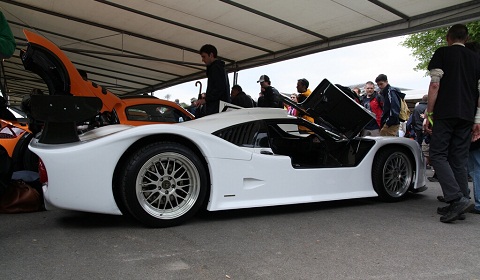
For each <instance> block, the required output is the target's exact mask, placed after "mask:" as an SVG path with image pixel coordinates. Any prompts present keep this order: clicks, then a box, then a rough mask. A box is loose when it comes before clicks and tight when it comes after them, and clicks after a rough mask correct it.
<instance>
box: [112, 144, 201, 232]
mask: <svg viewBox="0 0 480 280" xmlns="http://www.w3.org/2000/svg"><path fill="white" fill-rule="evenodd" d="M125 166H126V168H125V169H124V170H123V171H120V175H121V180H120V186H119V188H120V189H119V193H120V196H121V201H122V202H123V203H124V205H123V206H125V208H126V209H128V211H129V212H130V214H131V215H132V216H133V217H134V218H135V219H137V220H138V221H140V222H141V223H143V224H144V225H146V226H149V227H170V226H176V225H178V224H181V223H183V222H184V221H186V220H187V219H189V218H191V217H192V216H193V215H195V213H196V212H197V211H198V210H199V209H200V207H201V206H202V204H203V202H204V200H205V197H206V195H207V189H208V184H207V182H208V180H207V173H206V171H205V167H204V166H203V164H202V161H201V160H200V158H199V157H198V156H197V155H196V154H195V153H194V152H193V151H192V150H190V149H189V148H187V147H186V146H184V145H181V144H178V143H172V142H157V143H152V144H150V145H147V146H146V147H143V148H141V149H140V150H138V151H136V152H135V153H134V154H133V155H132V156H131V157H129V159H127V162H126V165H125Z"/></svg>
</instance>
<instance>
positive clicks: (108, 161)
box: [29, 80, 426, 227]
mask: <svg viewBox="0 0 480 280" xmlns="http://www.w3.org/2000/svg"><path fill="white" fill-rule="evenodd" d="M284 100H285V102H289V99H288V98H286V99H284ZM31 105H32V114H33V115H34V116H36V117H37V118H38V119H40V120H43V121H45V122H46V123H45V128H44V129H43V132H42V134H41V136H40V137H39V138H36V139H34V140H32V142H31V143H30V146H29V148H30V149H31V150H32V151H33V152H34V153H35V154H37V155H38V156H39V157H40V159H41V165H42V166H43V168H41V170H43V171H42V173H41V177H42V178H44V187H43V189H44V195H45V200H46V204H47V209H48V208H51V207H52V206H54V207H57V208H63V209H71V210H78V211H86V212H95V213H107V214H115V215H121V214H124V215H130V216H133V217H134V218H135V219H137V220H138V221H140V222H141V223H143V224H144V225H146V226H150V227H168V226H174V225H178V224H180V223H182V222H184V221H186V220H187V219H189V218H191V217H192V216H193V215H194V214H195V213H196V212H197V211H198V210H199V209H201V208H202V207H205V208H206V209H207V210H209V211H217V210H227V209H238V208H252V207H263V206H271V205H287V204H298V203H309V202H318V201H332V200H341V199H352V198H361V197H375V196H378V197H380V198H381V199H382V200H386V201H398V200H401V199H402V198H403V197H404V196H405V194H406V193H407V192H409V191H411V192H418V191H422V190H425V189H426V187H425V186H426V176H425V161H424V158H423V155H422V153H421V150H420V147H419V146H418V144H417V143H416V141H413V140H411V139H407V138H400V137H357V135H358V134H359V132H360V131H361V130H362V128H363V127H364V126H365V125H366V124H367V123H368V122H369V121H371V120H372V119H373V117H372V115H371V113H370V112H368V111H367V110H366V109H365V108H363V107H362V106H360V105H359V104H357V103H356V102H354V101H353V100H352V99H351V98H349V97H348V96H347V94H345V92H343V91H342V90H339V88H338V87H337V86H335V85H333V84H331V83H330V82H329V81H327V80H323V81H322V83H320V85H319V86H318V87H317V88H316V89H315V90H314V91H313V93H312V94H311V95H310V96H309V97H308V98H307V99H306V100H305V101H304V102H303V103H301V104H299V105H295V104H291V105H295V106H297V107H298V108H297V109H298V110H299V111H301V112H303V113H305V114H309V115H311V116H313V117H314V118H315V120H316V122H317V123H311V122H308V121H306V120H304V119H302V118H299V117H293V116H289V115H287V111H286V110H283V109H273V108H251V109H239V110H232V111H229V112H223V113H219V114H215V115H211V116H207V117H204V118H200V119H197V120H193V121H190V122H184V123H179V124H173V125H172V124H153V125H143V126H136V127H134V126H129V125H121V124H118V125H108V126H104V127H100V128H96V129H93V130H91V131H88V132H86V133H84V134H80V135H77V134H76V132H75V129H73V128H74V127H75V125H74V124H75V119H82V118H83V119H85V118H87V116H88V114H89V110H91V112H90V114H91V115H94V114H95V113H96V112H97V111H98V109H99V108H100V107H101V102H98V101H96V100H95V97H75V96H32V99H31ZM46 107H48V108H49V109H48V110H45V108H46ZM47 175H48V176H47ZM47 178H48V179H47Z"/></svg>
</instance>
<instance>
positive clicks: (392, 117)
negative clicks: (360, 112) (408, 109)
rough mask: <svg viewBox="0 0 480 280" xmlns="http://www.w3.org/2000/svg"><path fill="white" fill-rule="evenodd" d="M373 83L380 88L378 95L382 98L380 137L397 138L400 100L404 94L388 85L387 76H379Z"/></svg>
mask: <svg viewBox="0 0 480 280" xmlns="http://www.w3.org/2000/svg"><path fill="white" fill-rule="evenodd" d="M375 83H377V86H378V87H379V88H380V90H381V91H380V94H381V95H382V97H383V113H382V120H381V125H382V127H381V129H380V136H398V128H399V127H400V119H399V117H398V115H399V114H400V98H402V99H403V98H405V94H404V93H402V92H401V91H400V90H399V89H397V88H394V87H392V86H390V85H389V84H388V79H387V75H385V74H380V75H378V77H377V78H376V79H375Z"/></svg>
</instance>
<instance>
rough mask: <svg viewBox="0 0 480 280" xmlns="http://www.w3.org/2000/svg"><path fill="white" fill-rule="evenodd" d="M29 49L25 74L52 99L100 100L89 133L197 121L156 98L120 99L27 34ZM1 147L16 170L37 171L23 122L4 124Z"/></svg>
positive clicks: (55, 50)
mask: <svg viewBox="0 0 480 280" xmlns="http://www.w3.org/2000/svg"><path fill="white" fill-rule="evenodd" d="M24 34H25V36H26V38H27V40H28V47H27V49H26V50H22V51H21V53H20V56H21V59H22V62H23V64H24V67H25V69H26V70H30V71H32V72H34V73H36V74H37V75H39V76H40V77H41V78H42V79H43V80H44V81H45V83H46V84H47V87H48V91H49V94H50V95H75V96H86V97H98V98H99V99H101V100H102V104H103V106H102V108H101V110H100V112H99V114H98V116H97V117H96V118H95V119H94V120H89V121H87V123H86V125H88V129H91V128H93V127H97V126H103V125H109V124H118V123H120V124H128V125H134V126H137V125H145V124H155V123H178V122H184V121H189V120H193V119H194V118H195V117H194V116H193V115H192V114H191V113H190V112H188V111H187V110H185V109H183V108H182V107H181V106H179V105H178V104H176V103H174V102H171V101H168V100H163V99H159V98H156V97H154V96H145V95H136V96H128V97H118V96H116V95H115V94H113V93H111V92H110V91H108V90H107V89H105V88H103V87H102V86H99V85H97V84H95V83H94V82H92V81H89V80H88V79H87V78H86V77H85V76H84V77H82V75H81V74H80V72H79V71H78V70H77V68H75V66H74V65H73V63H72V62H71V61H70V60H69V59H68V57H67V56H66V55H65V54H64V53H63V52H62V51H61V50H60V49H59V48H58V47H57V46H56V45H55V44H53V43H52V42H50V41H49V40H47V39H45V38H44V37H42V36H39V35H37V34H35V33H33V32H30V31H28V30H24ZM1 124H2V126H1V130H0V145H2V146H3V147H5V149H6V150H7V152H8V154H9V155H10V156H11V157H12V158H13V161H14V170H37V161H38V159H37V157H36V155H35V154H33V153H31V152H30V151H29V150H28V143H29V142H30V140H31V139H32V137H33V136H32V133H31V132H30V130H29V128H28V126H27V125H26V124H23V123H21V122H14V121H4V120H2V121H1Z"/></svg>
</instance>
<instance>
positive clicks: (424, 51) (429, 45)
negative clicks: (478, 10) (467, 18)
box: [401, 21, 480, 71]
mask: <svg viewBox="0 0 480 280" xmlns="http://www.w3.org/2000/svg"><path fill="white" fill-rule="evenodd" d="M466 25H467V28H468V35H469V38H470V39H469V41H477V42H480V21H474V22H470V23H467V24H466ZM448 28H450V27H449V26H447V27H442V28H438V29H432V30H428V31H424V32H419V33H415V34H412V35H408V36H407V38H406V39H405V41H403V42H402V43H401V45H402V46H404V47H407V48H410V49H412V55H413V56H414V57H415V59H417V60H418V61H419V62H418V64H417V66H416V67H415V68H414V70H416V71H418V70H425V71H426V70H427V68H428V63H429V62H430V59H431V58H432V56H433V53H434V52H435V50H436V49H438V48H439V47H441V46H446V45H447V41H446V39H445V36H446V34H447V31H448Z"/></svg>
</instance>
